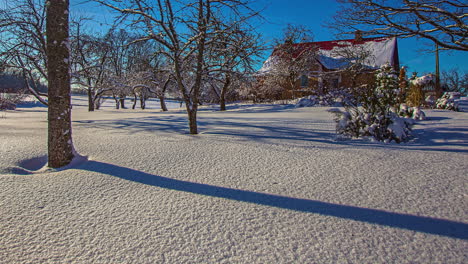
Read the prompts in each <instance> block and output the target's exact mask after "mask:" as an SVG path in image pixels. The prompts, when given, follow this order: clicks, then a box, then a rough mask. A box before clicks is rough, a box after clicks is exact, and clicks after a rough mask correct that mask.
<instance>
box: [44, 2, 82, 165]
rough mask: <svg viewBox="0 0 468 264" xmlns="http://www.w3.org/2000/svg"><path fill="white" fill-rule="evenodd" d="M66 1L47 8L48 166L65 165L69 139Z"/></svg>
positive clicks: (70, 148)
mask: <svg viewBox="0 0 468 264" xmlns="http://www.w3.org/2000/svg"><path fill="white" fill-rule="evenodd" d="M68 9H69V2H68V0H49V1H48V4H47V10H46V18H47V19H46V37H47V41H46V43H47V62H48V64H47V73H48V75H47V77H48V83H49V110H48V122H49V129H48V138H49V139H48V161H49V163H48V166H49V167H52V168H58V167H63V166H65V165H68V164H69V163H70V162H71V161H72V159H73V157H74V156H75V151H74V148H73V142H72V127H71V97H70V73H69V68H70V62H69V53H70V51H69V48H70V43H69V29H68V25H69V23H68V12H69V11H68Z"/></svg>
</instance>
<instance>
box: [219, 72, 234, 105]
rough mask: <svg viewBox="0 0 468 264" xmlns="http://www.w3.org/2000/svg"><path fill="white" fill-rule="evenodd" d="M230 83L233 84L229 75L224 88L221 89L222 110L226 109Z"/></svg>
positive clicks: (220, 103)
mask: <svg viewBox="0 0 468 264" xmlns="http://www.w3.org/2000/svg"><path fill="white" fill-rule="evenodd" d="M230 84H231V76H229V75H227V76H226V80H225V82H224V85H223V88H222V89H221V95H220V96H219V110H220V111H226V92H227V90H228V88H229V85H230Z"/></svg>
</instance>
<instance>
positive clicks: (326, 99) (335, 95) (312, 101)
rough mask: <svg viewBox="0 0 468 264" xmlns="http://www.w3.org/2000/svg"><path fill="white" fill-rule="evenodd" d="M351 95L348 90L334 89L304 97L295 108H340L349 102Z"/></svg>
mask: <svg viewBox="0 0 468 264" xmlns="http://www.w3.org/2000/svg"><path fill="white" fill-rule="evenodd" d="M350 97H351V94H350V93H349V92H348V89H343V88H340V89H336V90H332V91H329V92H327V93H325V94H320V93H316V94H314V95H309V96H306V97H302V98H299V99H298V101H297V103H296V107H310V106H342V105H343V103H345V102H347V101H349V100H350Z"/></svg>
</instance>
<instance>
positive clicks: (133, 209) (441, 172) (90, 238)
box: [0, 97, 468, 263]
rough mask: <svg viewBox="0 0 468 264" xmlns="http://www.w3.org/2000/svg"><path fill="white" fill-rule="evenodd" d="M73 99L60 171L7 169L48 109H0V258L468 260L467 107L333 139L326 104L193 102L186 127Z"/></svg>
mask: <svg viewBox="0 0 468 264" xmlns="http://www.w3.org/2000/svg"><path fill="white" fill-rule="evenodd" d="M73 102H74V104H75V106H74V108H73V138H74V143H75V147H76V149H77V150H78V151H79V152H80V153H81V154H83V155H87V156H88V158H89V161H88V162H86V163H83V164H81V165H79V166H77V167H75V168H73V169H68V170H63V171H57V172H49V173H39V174H29V175H21V174H14V172H21V171H22V170H21V169H18V168H15V167H21V166H22V167H25V168H26V169H30V170H35V169H38V168H40V167H41V166H42V165H43V162H44V161H45V158H44V157H45V155H46V146H47V141H46V138H47V137H46V129H47V123H46V114H47V112H46V108H44V107H36V106H34V105H33V106H31V105H30V106H28V107H26V108H22V107H19V108H18V111H8V112H6V113H0V115H1V116H0V117H2V118H0V263H51V262H55V263H468V255H467V249H468V243H467V241H468V197H467V182H468V181H467V175H468V173H467V172H468V155H467V154H468V115H467V114H466V113H458V112H452V111H445V110H427V111H426V114H427V116H428V120H425V121H420V122H419V123H418V125H417V126H416V127H415V133H416V135H417V137H418V138H417V139H415V140H414V141H412V142H410V143H408V144H401V145H398V144H381V143H373V142H368V141H364V140H352V141H335V140H334V136H335V135H334V122H333V121H332V115H331V114H330V113H328V112H327V111H326V110H327V109H328V108H326V107H313V108H294V107H287V106H282V105H234V106H232V105H230V107H231V110H229V111H227V112H224V113H222V112H218V111H216V110H214V108H213V107H208V108H203V109H202V110H201V111H200V112H199V125H200V132H201V133H200V134H199V135H189V134H187V130H188V129H187V121H186V115H185V113H184V111H183V110H182V109H178V107H179V105H178V104H177V102H174V104H173V105H172V106H171V108H172V109H171V110H170V111H169V112H161V111H160V110H159V107H158V104H157V102H155V101H153V102H151V103H150V105H149V109H146V110H140V109H138V110H132V109H124V110H115V109H112V102H111V101H109V102H108V105H107V106H105V107H103V109H102V110H99V111H97V112H94V113H88V112H87V110H86V100H85V97H75V98H74V101H73ZM128 103H129V102H128ZM128 106H129V107H131V105H128Z"/></svg>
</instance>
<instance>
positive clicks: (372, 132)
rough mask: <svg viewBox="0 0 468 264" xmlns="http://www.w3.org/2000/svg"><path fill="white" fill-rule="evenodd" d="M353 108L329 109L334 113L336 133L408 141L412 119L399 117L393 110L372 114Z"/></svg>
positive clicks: (386, 140)
mask: <svg viewBox="0 0 468 264" xmlns="http://www.w3.org/2000/svg"><path fill="white" fill-rule="evenodd" d="M354 110H355V109H354ZM354 110H351V111H350V110H348V111H340V110H339V109H331V110H330V112H333V113H334V114H335V121H336V133H337V134H338V135H340V136H345V137H351V138H359V137H372V138H374V139H376V140H378V141H384V142H390V141H395V142H397V143H400V142H405V141H408V140H409V139H410V138H411V137H412V134H411V126H412V125H413V121H412V120H411V119H409V118H403V117H399V116H398V115H397V114H396V113H393V112H388V113H387V114H386V115H373V114H371V113H364V112H360V111H354Z"/></svg>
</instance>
